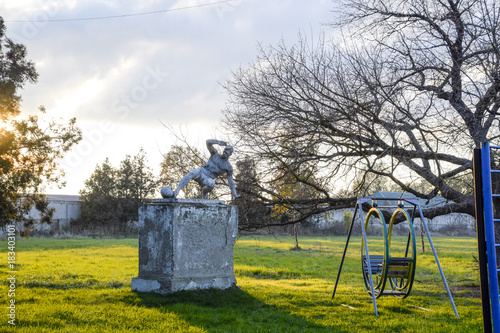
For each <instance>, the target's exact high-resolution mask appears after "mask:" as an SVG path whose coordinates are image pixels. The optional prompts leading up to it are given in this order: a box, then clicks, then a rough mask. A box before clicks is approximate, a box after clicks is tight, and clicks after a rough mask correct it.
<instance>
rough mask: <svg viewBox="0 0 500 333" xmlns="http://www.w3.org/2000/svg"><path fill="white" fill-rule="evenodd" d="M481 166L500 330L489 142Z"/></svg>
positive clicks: (496, 326) (494, 311)
mask: <svg viewBox="0 0 500 333" xmlns="http://www.w3.org/2000/svg"><path fill="white" fill-rule="evenodd" d="M481 168H482V174H483V177H482V178H483V205H484V224H485V233H486V250H487V252H488V276H489V280H490V281H489V284H490V301H491V315H492V318H493V331H494V332H500V304H499V297H500V296H499V293H498V275H497V274H498V273H497V258H496V248H495V227H494V225H493V223H494V221H493V200H492V191H491V160H490V145H489V143H488V142H483V143H481Z"/></svg>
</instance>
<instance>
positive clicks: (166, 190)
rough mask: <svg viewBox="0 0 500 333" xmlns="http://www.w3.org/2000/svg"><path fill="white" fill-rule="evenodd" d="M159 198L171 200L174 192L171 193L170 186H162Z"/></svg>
mask: <svg viewBox="0 0 500 333" xmlns="http://www.w3.org/2000/svg"><path fill="white" fill-rule="evenodd" d="M161 196H162V197H164V198H173V197H174V191H172V188H171V187H170V186H164V187H162V188H161Z"/></svg>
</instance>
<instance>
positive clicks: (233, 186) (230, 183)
mask: <svg viewBox="0 0 500 333" xmlns="http://www.w3.org/2000/svg"><path fill="white" fill-rule="evenodd" d="M227 181H228V183H229V188H230V189H231V193H233V195H234V197H235V198H241V196H239V195H238V194H237V193H236V186H235V185H234V180H233V176H232V175H230V174H228V175H227Z"/></svg>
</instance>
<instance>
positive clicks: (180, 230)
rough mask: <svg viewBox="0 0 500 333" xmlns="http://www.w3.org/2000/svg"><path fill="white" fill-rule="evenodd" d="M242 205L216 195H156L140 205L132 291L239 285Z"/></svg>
mask: <svg viewBox="0 0 500 333" xmlns="http://www.w3.org/2000/svg"><path fill="white" fill-rule="evenodd" d="M237 232H238V209H237V207H234V206H227V205H225V204H224V203H223V202H221V201H217V200H195V199H189V200H182V199H179V200H175V199H161V200H154V202H153V204H148V205H144V206H141V207H140V208H139V276H138V277H136V278H133V279H132V290H135V291H141V292H157V293H162V294H165V293H171V292H175V291H179V290H192V289H208V288H218V289H226V288H229V287H231V286H233V285H235V284H236V278H235V276H234V266H233V246H234V242H235V240H236V236H237Z"/></svg>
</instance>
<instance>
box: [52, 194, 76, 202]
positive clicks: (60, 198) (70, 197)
mask: <svg viewBox="0 0 500 333" xmlns="http://www.w3.org/2000/svg"><path fill="white" fill-rule="evenodd" d="M46 196H47V199H49V200H50V201H80V196H79V195H68V194H46Z"/></svg>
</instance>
